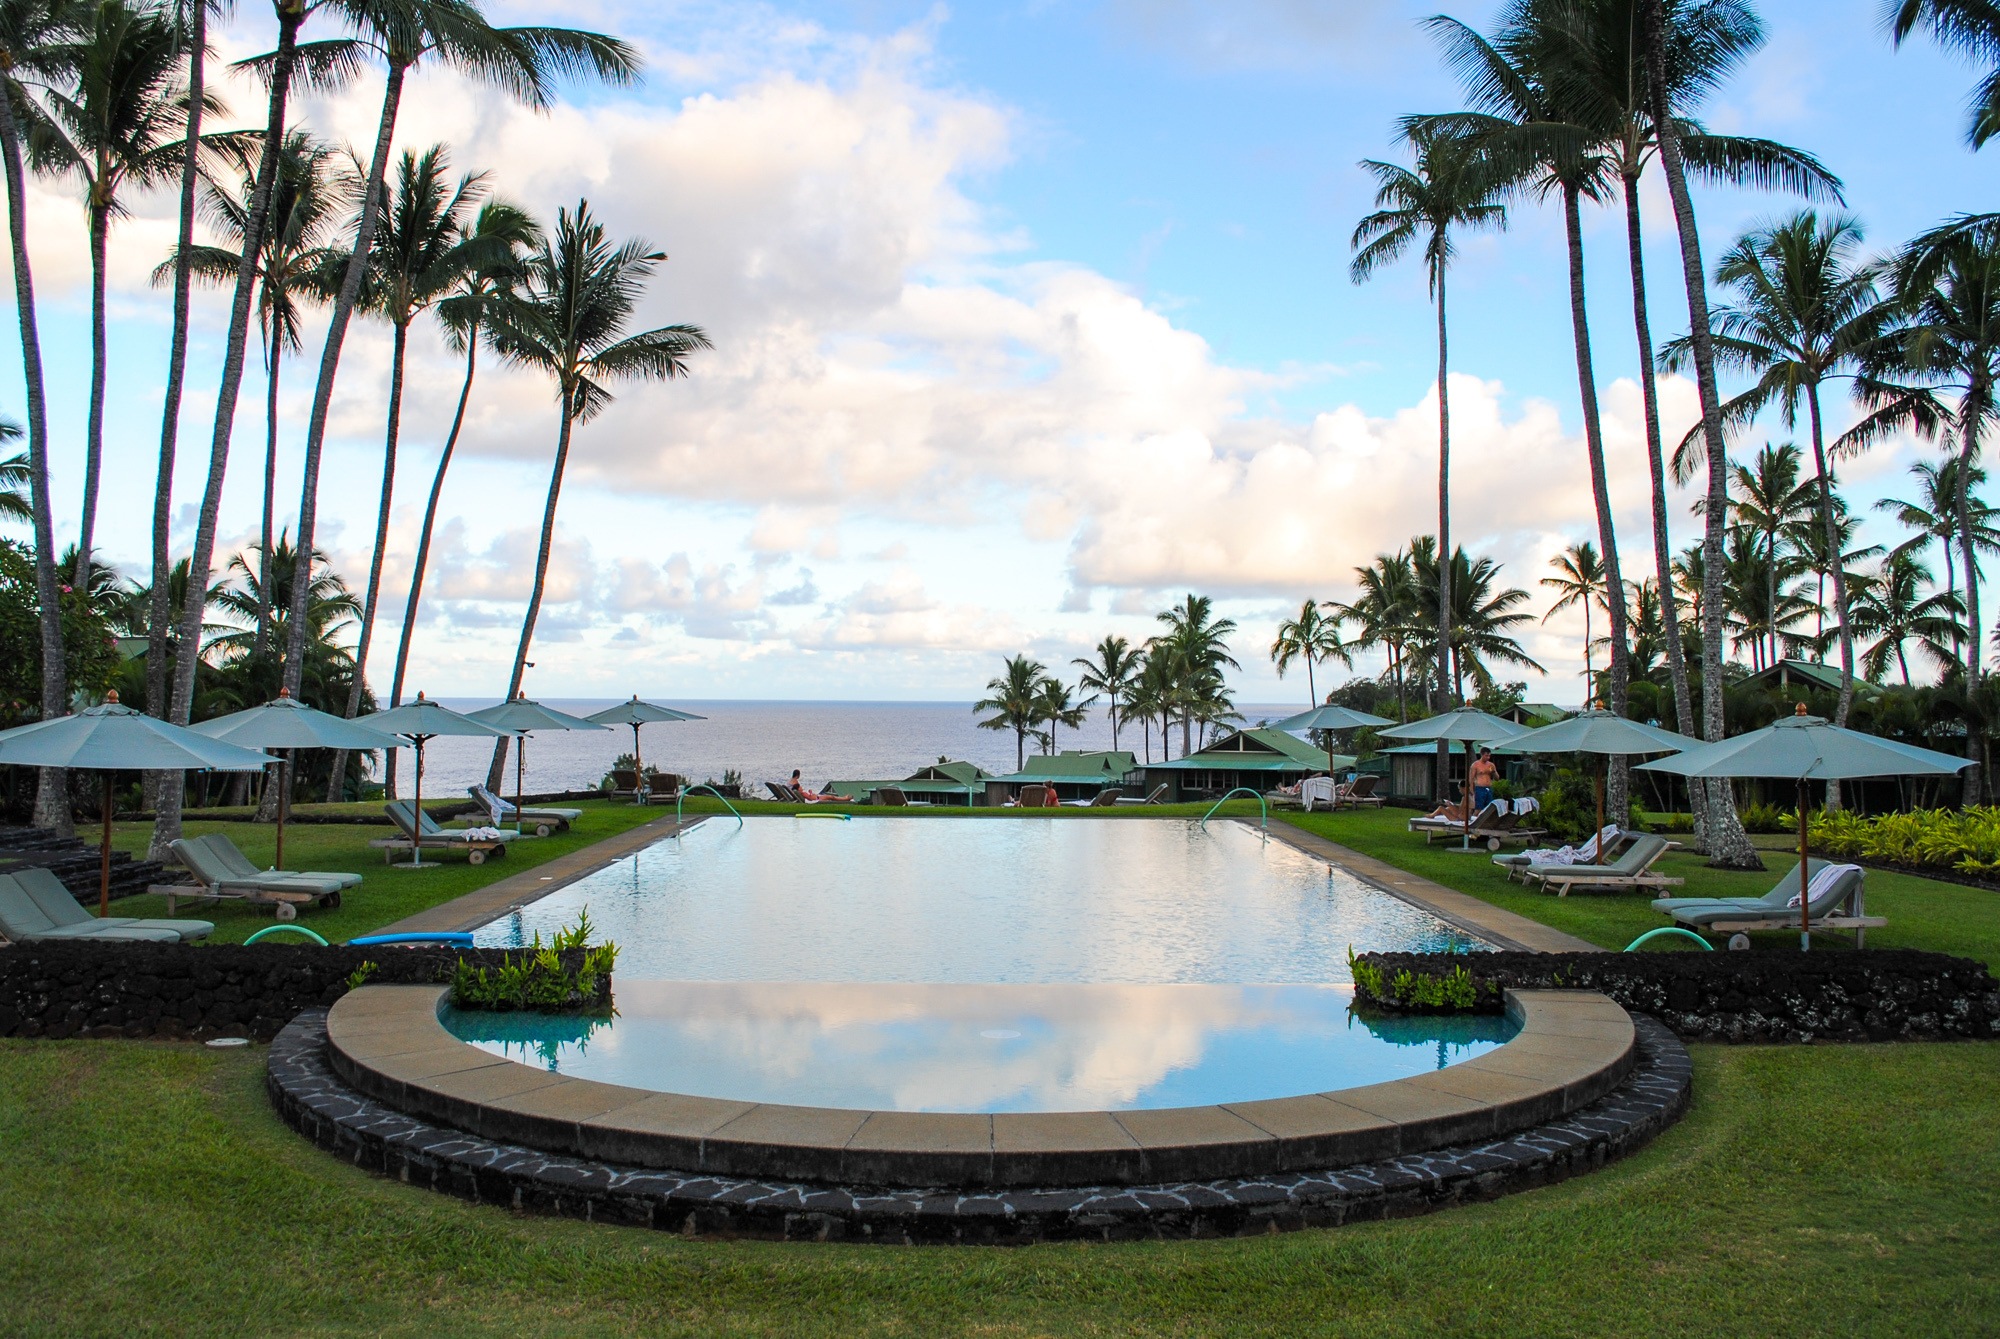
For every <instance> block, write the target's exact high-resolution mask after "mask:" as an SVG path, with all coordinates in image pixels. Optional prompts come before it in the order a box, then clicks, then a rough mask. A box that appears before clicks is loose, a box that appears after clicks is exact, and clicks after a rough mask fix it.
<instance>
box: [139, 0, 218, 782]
mask: <svg viewBox="0 0 2000 1339" xmlns="http://www.w3.org/2000/svg"><path fill="white" fill-rule="evenodd" d="M208 3H209V0H195V6H194V34H193V39H192V42H191V44H190V46H189V48H188V112H187V118H188V119H187V141H186V151H185V152H184V153H183V154H182V156H181V197H180V233H179V235H178V237H177V239H176V245H175V247H174V318H173V319H174V329H173V336H172V339H171V341H170V343H169V346H168V350H167V393H166V396H165V399H164V401H163V403H162V405H161V408H160V463H159V465H158V466H157V467H156V468H155V470H154V472H153V588H152V591H151V598H150V599H149V600H148V601H147V605H146V710H147V711H149V712H151V713H152V714H153V715H155V716H157V717H159V718H160V719H161V720H165V719H166V718H167V715H168V712H169V710H170V708H171V703H170V702H169V701H168V697H167V683H168V671H167V643H168V641H169V640H170V638H171V627H172V624H173V618H174V611H173V592H172V590H171V586H172V582H173V571H174V564H173V555H172V553H171V552H169V550H168V539H169V537H170V531H171V529H172V526H173V500H174V456H175V455H176V453H177V452H178V450H179V446H180V432H181V395H182V392H183V390H184V389H185V387H186V384H187V345H188V308H189V305H190V301H191V294H192V291H193V288H194V266H193V257H192V256H191V255H190V254H189V252H190V250H191V249H192V248H193V246H194V208H195V183H196V181H197V180H198V179H199V176H200V174H199V172H198V171H197V168H198V166H199V162H200V148H201V110H202V109H201V100H202V94H203V91H204V80H205V74H204V68H205V62H206V60H207V57H208ZM161 784H162V777H161V775H160V773H158V772H148V773H146V807H147V808H149V809H155V810H157V808H158V807H159V803H160V786H161Z"/></svg>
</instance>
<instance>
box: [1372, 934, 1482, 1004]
mask: <svg viewBox="0 0 2000 1339" xmlns="http://www.w3.org/2000/svg"><path fill="white" fill-rule="evenodd" d="M1371 956H1372V955H1371ZM1347 969H1348V972H1349V974H1350V975H1351V976H1353V978H1354V991H1355V995H1356V996H1357V997H1358V998H1359V999H1361V1000H1364V1001H1367V1002H1370V1003H1374V1004H1380V1005H1387V1006H1389V1007H1391V1008H1395V1009H1400V1010H1403V1011H1406V1012H1416V1013H1464V1012H1466V1011H1467V1010H1471V1009H1475V1008H1478V1007H1480V1006H1481V1005H1482V1004H1484V1005H1486V1006H1488V1007H1490V1006H1491V1005H1492V1004H1493V1003H1494V1002H1496V1001H1497V1000H1498V999H1499V994H1500V992H1499V988H1498V987H1496V986H1493V985H1490V984H1487V983H1483V982H1480V981H1478V980H1475V979H1474V977H1473V975H1472V973H1471V972H1468V971H1467V970H1466V969H1465V964H1463V963H1454V964H1453V965H1452V966H1451V968H1450V970H1448V971H1431V970H1423V971H1414V972H1413V971H1411V970H1409V969H1408V968H1398V969H1396V971H1395V972H1394V973H1393V974H1389V973H1385V972H1384V971H1383V969H1382V968H1381V966H1380V965H1379V964H1377V963H1375V962H1371V961H1369V960H1368V959H1366V958H1359V957H1356V956H1355V953H1354V949H1353V948H1352V947H1351V946H1350V947H1349V948H1348V950H1347Z"/></svg>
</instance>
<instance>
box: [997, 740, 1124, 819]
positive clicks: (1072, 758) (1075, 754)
mask: <svg viewBox="0 0 2000 1339" xmlns="http://www.w3.org/2000/svg"><path fill="white" fill-rule="evenodd" d="M1138 766H1139V755H1138V754H1136V753H1132V752H1130V751H1129V750H1126V749H1064V750H1063V751H1062V752H1061V753H1041V754H1036V755H1035V756H1033V757H1031V758H1029V759H1028V762H1027V765H1026V766H1025V767H1023V768H1022V769H1021V770H1020V771H1018V772H1009V773H1008V774H1007V775H1006V776H996V777H991V778H989V779H988V780H987V782H986V803H988V804H994V805H999V804H1005V803H1007V802H1008V801H1009V800H1012V799H1016V798H1018V797H1019V795H1020V793H1021V787H1023V786H1036V785H1040V786H1053V787H1054V788H1055V792H1056V795H1057V797H1058V798H1059V799H1065V800H1088V799H1090V798H1092V797H1093V796H1095V795H1096V794H1097V793H1098V792H1099V791H1101V790H1103V789H1104V788H1105V787H1106V786H1123V785H1126V784H1127V783H1128V782H1131V783H1133V784H1136V780H1135V779H1134V777H1133V772H1134V771H1135V770H1136V769H1137V768H1138Z"/></svg>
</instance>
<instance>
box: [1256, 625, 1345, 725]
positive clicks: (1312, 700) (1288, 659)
mask: <svg viewBox="0 0 2000 1339" xmlns="http://www.w3.org/2000/svg"><path fill="white" fill-rule="evenodd" d="M1326 609H1327V612H1325V613H1322V612H1321V607H1320V604H1319V602H1318V601H1316V600H1307V601H1306V602H1305V603H1304V604H1303V605H1300V606H1299V612H1298V616H1297V617H1295V618H1288V619H1286V620H1285V621H1284V622H1282V623H1280V624H1279V625H1278V635H1277V637H1276V638H1275V639H1274V640H1273V641H1272V642H1271V664H1272V666H1273V667H1275V668H1276V669H1277V671H1278V677H1279V678H1280V679H1282V678H1284V677H1285V671H1286V670H1288V669H1290V668H1291V665H1292V662H1293V661H1294V660H1297V661H1300V662H1302V663H1303V664H1304V665H1305V667H1306V702H1307V704H1308V705H1310V706H1315V707H1317V706H1318V705H1319V688H1318V687H1317V686H1316V685H1315V684H1314V682H1313V664H1314V662H1316V661H1328V660H1338V661H1339V662H1340V663H1341V664H1343V665H1346V666H1347V667H1349V668H1350V669H1351V668H1353V666H1354V655H1353V653H1352V652H1350V651H1349V650H1348V649H1347V645H1346V643H1344V642H1342V641H1341V640H1340V624H1341V616H1340V614H1339V613H1337V612H1334V606H1333V605H1332V604H1331V603H1330V602H1329V603H1328V605H1327V606H1326Z"/></svg>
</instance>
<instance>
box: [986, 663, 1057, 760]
mask: <svg viewBox="0 0 2000 1339" xmlns="http://www.w3.org/2000/svg"><path fill="white" fill-rule="evenodd" d="M1048 677H1049V674H1048V666H1046V665H1044V664H1042V662H1041V661H1039V660H1030V659H1029V658H1028V657H1027V656H1026V655H1018V656H1009V657H1007V662H1006V668H1005V669H1004V670H1002V671H1001V673H1000V675H999V677H998V678H993V679H988V680H987V681H986V696H985V697H982V698H980V699H979V701H977V702H975V703H973V704H972V709H973V711H975V712H981V711H988V712H992V713H993V714H992V715H991V716H989V717H987V718H986V719H985V720H983V721H981V722H979V728H980V729H982V730H1012V731H1013V732H1014V770H1015V771H1017V772H1018V771H1020V770H1022V769H1023V768H1024V767H1026V766H1027V762H1028V736H1029V735H1030V734H1032V733H1034V729H1035V727H1036V726H1037V725H1039V724H1041V721H1042V716H1041V709H1042V708H1041V703H1042V685H1043V684H1044V683H1045V682H1047V681H1048Z"/></svg>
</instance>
